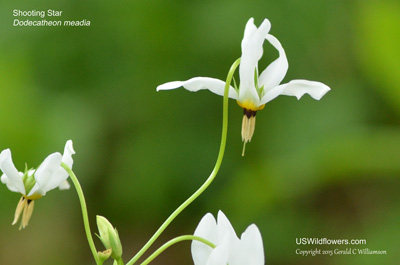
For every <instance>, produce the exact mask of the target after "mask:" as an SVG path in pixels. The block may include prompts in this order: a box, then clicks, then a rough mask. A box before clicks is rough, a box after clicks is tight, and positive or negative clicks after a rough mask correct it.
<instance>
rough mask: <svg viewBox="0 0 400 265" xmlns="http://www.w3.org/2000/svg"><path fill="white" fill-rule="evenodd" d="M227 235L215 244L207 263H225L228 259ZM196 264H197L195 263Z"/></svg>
mask: <svg viewBox="0 0 400 265" xmlns="http://www.w3.org/2000/svg"><path fill="white" fill-rule="evenodd" d="M229 251H230V249H229V235H226V236H225V238H223V239H222V241H221V243H220V244H219V245H218V246H216V247H215V248H214V249H213V250H212V252H211V255H210V256H209V258H208V260H207V263H206V264H207V265H226V264H228V261H229ZM195 265H197V264H195Z"/></svg>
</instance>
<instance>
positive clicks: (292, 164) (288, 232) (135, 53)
mask: <svg viewBox="0 0 400 265" xmlns="http://www.w3.org/2000/svg"><path fill="white" fill-rule="evenodd" d="M13 9H21V10H32V9H36V10H47V9H54V10H61V11H63V15H62V17H61V20H82V19H87V20H90V21H91V25H90V27H59V28H51V27H13V26H12V22H13V19H14V17H13V16H12V10H13ZM399 14H400V3H399V2H398V1H394V0H393V1H391V0H382V1H372V0H360V1H347V0H336V1H320V0H304V1H290V0H280V1H218V0H217V1H210V0H203V1H174V0H169V1H161V0H149V1H118V0H117V1H104V0H101V1H96V2H92V1H76V0H71V1H52V2H51V3H49V2H48V1H42V0H35V1H21V0H18V1H2V2H1V4H0V34H1V38H0V92H1V94H0V124H1V127H0V150H3V149H5V148H10V149H11V150H12V155H13V160H14V163H15V165H16V167H17V168H18V169H20V170H22V169H23V168H24V165H25V163H27V164H28V166H31V167H35V166H37V165H39V164H40V163H41V161H43V159H44V158H45V157H46V156H47V155H48V154H50V153H52V152H55V151H59V152H62V151H63V148H64V144H65V142H66V140H68V139H72V140H73V141H74V147H75V150H76V155H75V156H74V161H75V162H74V171H75V173H76V175H77V176H78V178H79V179H80V181H81V184H82V186H83V189H84V192H85V194H86V197H87V204H88V208H89V217H90V221H91V226H92V230H93V231H92V232H93V233H94V232H97V228H96V227H95V215H96V214H100V215H103V216H106V217H107V218H108V219H109V220H110V221H111V222H112V223H113V225H115V226H116V227H117V228H118V231H119V233H120V235H121V240H122V243H123V245H124V259H125V261H128V260H129V259H130V258H131V257H132V256H133V254H134V253H136V252H137V251H138V250H139V249H140V248H141V246H142V245H143V244H144V243H145V242H147V239H149V238H150V237H151V235H152V234H153V233H154V232H155V230H156V229H157V228H158V227H159V225H160V224H161V223H162V222H163V221H164V220H165V218H166V217H167V216H168V215H169V214H170V213H171V212H172V211H173V210H174V209H175V208H176V207H177V206H178V205H179V204H180V203H181V202H183V201H184V200H185V199H186V198H187V197H188V196H190V195H191V194H192V193H193V192H194V191H195V190H196V189H197V188H198V187H199V186H200V185H201V184H202V183H203V181H204V180H205V179H206V178H207V177H208V175H209V173H210V172H211V170H212V168H213V166H214V163H215V160H216V157H217V152H218V148H219V141H220V131H221V115H222V113H221V106H222V98H221V97H218V96H216V95H214V94H212V93H210V92H208V91H201V92H198V93H190V92H187V91H185V90H184V89H178V90H174V91H168V92H158V93H157V92H156V90H155V88H156V86H157V85H159V84H162V83H165V82H168V81H173V80H186V79H189V78H191V77H194V76H210V77H215V78H219V79H225V77H226V74H227V72H228V70H229V67H230V65H231V64H232V63H233V61H234V60H235V59H237V58H238V57H239V56H240V41H241V39H242V36H243V30H244V26H245V23H246V22H247V20H248V19H249V18H250V17H254V18H255V22H256V25H259V24H260V23H261V22H262V20H263V19H264V18H268V19H269V20H270V21H271V24H272V29H271V33H272V34H273V35H275V36H276V37H277V38H278V39H279V40H280V41H281V43H282V45H283V47H284V48H285V50H286V53H287V56H288V60H289V65H290V67H289V71H288V73H287V75H286V78H285V79H284V82H288V81H290V80H292V79H308V80H316V81H321V82H323V83H325V84H327V85H329V86H330V87H331V88H332V90H331V91H330V92H329V93H328V94H327V95H326V96H325V97H324V98H322V99H321V101H315V100H313V99H311V98H310V97H309V96H307V95H306V96H304V97H303V98H302V99H301V100H300V101H297V100H296V98H294V97H285V96H281V97H278V98H277V99H276V100H274V101H272V102H270V103H268V105H267V106H266V107H265V109H264V110H263V111H260V112H259V114H258V115H257V125H256V131H255V135H254V137H253V140H252V142H251V143H250V144H248V145H247V148H246V156H245V157H241V148H242V142H241V138H240V127H241V119H242V110H241V109H240V108H239V107H238V106H237V104H236V103H235V102H234V101H230V109H229V114H230V116H229V132H228V142H227V149H226V155H225V158H224V161H223V164H222V167H221V170H220V173H219V175H218V176H217V178H216V180H215V182H214V183H213V184H212V185H211V187H210V188H209V189H208V190H207V191H206V192H205V193H204V194H203V195H202V196H201V197H200V198H199V199H198V200H197V201H195V202H194V203H193V204H192V205H191V206H190V207H189V208H188V209H187V210H185V211H184V212H183V213H182V214H181V215H180V216H179V217H178V218H177V219H176V220H175V221H174V222H173V223H172V225H171V226H170V227H169V228H168V229H167V231H166V232H165V233H164V234H163V235H162V236H161V238H160V239H159V240H158V241H157V242H156V244H155V246H154V248H152V249H153V250H154V249H155V248H156V247H157V246H160V245H161V244H162V243H164V242H165V241H167V240H169V239H171V238H172V237H175V236H178V235H182V234H189V233H192V232H193V231H194V229H195V227H196V226H197V224H198V222H199V220H200V219H201V217H202V216H203V215H204V214H205V213H207V212H212V213H213V214H215V215H216V214H217V212H218V210H219V209H221V210H223V211H224V213H225V214H226V215H227V216H228V218H229V219H230V221H231V222H232V224H233V226H234V227H235V229H236V231H237V233H238V234H239V235H240V234H241V233H242V232H243V231H244V230H245V228H246V227H247V226H248V225H249V224H250V223H256V224H257V225H258V227H259V228H260V230H261V233H262V236H263V240H264V248H265V256H266V258H265V259H266V264H274V265H289V264H296V265H299V264H300V265H301V264H308V265H312V264H319V265H321V264H330V265H333V264H335V265H336V264H337V265H342V264H363V265H368V264H398V261H399V259H400V254H399V252H398V249H399V238H400V230H399V227H400V226H399V220H400V211H399V210H400V198H399V188H400V179H399V176H400V159H399V153H400V151H399V150H400V126H399V122H400V74H399V61H400V49H399V46H398V43H400V27H399V25H400V16H399ZM264 50H265V52H264V53H265V55H264V59H263V60H262V62H261V67H262V68H264V67H265V66H267V65H268V63H270V62H272V60H274V59H275V58H276V57H277V51H276V50H274V48H273V47H272V46H269V45H267V44H266V45H265V49H264ZM19 198H20V196H19V195H18V194H16V193H12V192H10V191H9V190H8V189H7V188H6V186H5V185H3V184H1V186H0V202H1V206H0V211H1V215H0V264H8V265H13V264H30V265H38V264H41V265H42V264H59V265H63V264H94V263H93V261H92V258H91V253H90V250H89V247H88V245H87V242H86V238H85V236H84V230H83V226H82V218H81V212H80V206H79V202H78V198H77V195H76V192H75V191H74V189H71V190H68V191H62V192H60V191H58V190H55V191H51V192H49V193H48V194H47V195H46V197H44V198H43V199H40V200H38V201H37V202H36V204H35V211H34V213H33V216H32V219H31V221H30V223H29V226H28V227H27V228H26V229H25V230H23V231H18V226H11V222H12V219H13V215H14V211H15V207H16V205H17V203H18V200H19ZM302 237H312V238H314V237H316V238H343V239H349V240H350V239H366V240H367V245H364V246H350V247H353V248H354V247H355V248H365V247H367V248H369V249H372V250H386V251H387V253H388V254H387V255H335V256H332V257H329V256H322V255H320V256H317V257H301V256H299V255H296V254H295V251H296V249H297V248H300V249H304V250H306V249H313V248H314V249H315V248H316V247H318V248H323V249H324V248H325V249H335V248H337V247H335V246H311V245H306V246H299V245H297V244H296V238H302ZM95 240H96V244H97V246H98V248H99V249H102V246H101V243H100V241H99V240H97V239H96V238H95ZM347 247H349V246H347ZM339 248H340V249H343V248H344V249H345V248H346V246H345V247H343V246H339ZM149 254H150V252H149ZM152 264H192V260H191V255H190V244H189V243H188V242H186V243H181V244H179V245H176V246H174V247H172V248H171V249H170V250H168V251H166V252H165V253H163V254H162V255H161V256H160V257H158V258H157V259H156V260H155V261H154V262H153V263H152Z"/></svg>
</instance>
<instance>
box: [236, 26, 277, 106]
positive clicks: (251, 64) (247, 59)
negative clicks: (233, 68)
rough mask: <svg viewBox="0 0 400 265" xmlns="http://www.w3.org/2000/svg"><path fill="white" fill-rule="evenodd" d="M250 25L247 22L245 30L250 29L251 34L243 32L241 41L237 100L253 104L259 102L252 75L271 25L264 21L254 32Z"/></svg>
mask: <svg viewBox="0 0 400 265" xmlns="http://www.w3.org/2000/svg"><path fill="white" fill-rule="evenodd" d="M249 23H250V24H249ZM251 23H253V22H252V20H249V22H248V25H246V29H250V31H251V33H252V34H250V33H247V32H246V31H245V35H244V37H243V40H242V56H241V58H240V66H239V77H240V89H239V100H240V101H244V100H245V99H249V100H251V101H253V102H259V97H258V94H257V90H256V87H255V82H254V75H255V72H256V70H257V65H258V61H259V60H260V59H261V56H262V54H263V43H264V40H265V38H266V36H267V35H268V31H269V29H270V28H271V24H270V22H269V21H268V20H267V19H265V20H264V21H263V23H262V24H261V25H260V27H259V28H258V29H257V30H256V31H254V28H253V27H252V26H251ZM257 74H258V73H257Z"/></svg>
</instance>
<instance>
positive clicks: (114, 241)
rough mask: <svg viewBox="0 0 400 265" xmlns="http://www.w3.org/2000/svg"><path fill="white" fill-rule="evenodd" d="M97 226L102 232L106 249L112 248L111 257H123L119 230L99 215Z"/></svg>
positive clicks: (101, 238) (101, 237) (101, 236)
mask: <svg viewBox="0 0 400 265" xmlns="http://www.w3.org/2000/svg"><path fill="white" fill-rule="evenodd" d="M97 228H98V229H99V233H100V236H99V238H100V240H101V242H103V245H104V247H105V248H106V249H111V251H112V252H111V257H112V258H113V259H115V260H116V259H120V258H121V257H122V245H121V241H120V240H119V236H118V232H117V230H116V229H115V228H114V227H113V226H112V224H111V223H110V222H109V221H108V220H107V219H106V218H104V217H103V216H99V215H98V216H97Z"/></svg>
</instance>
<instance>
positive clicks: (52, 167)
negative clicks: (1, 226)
mask: <svg viewBox="0 0 400 265" xmlns="http://www.w3.org/2000/svg"><path fill="white" fill-rule="evenodd" d="M73 154H75V151H74V149H73V147H72V141H71V140H69V141H67V143H66V144H65V148H64V154H63V155H61V154H60V153H58V152H56V153H53V154H51V155H49V156H48V157H46V159H45V160H44V161H43V162H42V164H41V165H40V166H39V167H38V169H36V170H34V169H29V170H28V169H27V168H26V169H25V172H24V173H22V172H19V171H18V170H17V169H16V168H15V166H14V163H13V161H12V158H11V151H10V149H5V150H3V151H2V152H1V154H0V169H1V171H3V175H2V176H1V182H3V183H4V184H6V185H7V188H8V189H9V190H11V191H13V192H18V193H21V194H22V197H21V199H20V201H19V203H18V205H17V209H16V211H15V216H14V221H13V223H12V224H13V225H14V224H16V223H17V222H18V220H19V217H20V216H21V213H22V220H21V225H20V229H21V228H25V227H26V226H27V225H28V222H29V219H30V218H31V215H32V212H33V207H34V200H37V199H40V198H41V197H43V196H44V195H46V193H47V192H48V191H50V190H52V189H55V188H57V187H58V188H60V189H69V184H68V182H67V178H68V173H67V172H66V171H65V169H63V168H62V167H61V162H63V163H65V164H66V165H67V166H68V167H69V168H72V164H73V160H72V155H73Z"/></svg>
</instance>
